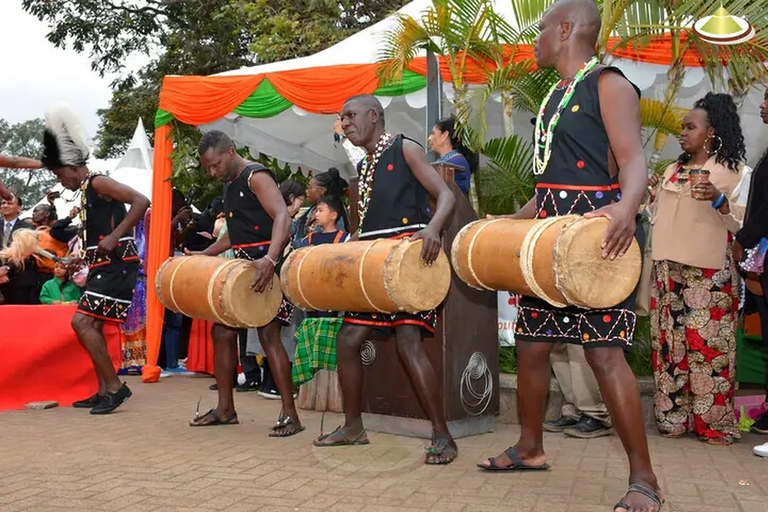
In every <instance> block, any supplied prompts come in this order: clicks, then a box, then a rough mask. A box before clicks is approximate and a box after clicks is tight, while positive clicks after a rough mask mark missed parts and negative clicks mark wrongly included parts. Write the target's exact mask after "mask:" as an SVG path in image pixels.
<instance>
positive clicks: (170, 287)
mask: <svg viewBox="0 0 768 512" xmlns="http://www.w3.org/2000/svg"><path fill="white" fill-rule="evenodd" d="M189 260H190V258H184V259H182V260H181V262H179V264H178V265H177V266H176V268H175V269H173V274H171V282H170V283H169V284H168V291H169V292H170V295H171V297H170V298H171V302H173V305H174V307H175V311H176V313H181V314H182V315H184V316H187V317H192V315H189V314H187V313H186V312H185V311H182V309H181V308H180V307H179V303H178V302H176V296H175V294H174V293H173V288H174V286H173V282H174V281H175V280H176V273H177V272H178V271H179V269H180V268H181V266H182V265H184V264H185V263H186V262H188V261H189ZM169 261H170V260H169ZM168 309H173V308H168Z"/></svg>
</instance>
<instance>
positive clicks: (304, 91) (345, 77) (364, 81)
mask: <svg viewBox="0 0 768 512" xmlns="http://www.w3.org/2000/svg"><path fill="white" fill-rule="evenodd" d="M269 81H270V83H271V84H272V85H273V86H274V87H275V90H277V92H279V93H280V95H281V96H282V97H283V98H285V99H287V100H288V101H290V102H291V103H293V104H294V105H297V106H299V107H301V108H303V109H304V110H306V111H307V112H312V113H313V114H334V113H337V112H340V111H341V107H342V106H344V102H345V101H346V100H347V99H348V98H349V97H350V96H352V95H355V94H371V93H373V91H375V90H376V89H377V88H378V87H379V77H378V68H377V66H376V65H375V64H373V65H371V64H343V65H339V66H326V67H317V68H308V69H292V70H289V71H280V72H277V73H271V74H270V75H269Z"/></svg>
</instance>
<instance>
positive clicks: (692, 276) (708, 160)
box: [651, 93, 745, 445]
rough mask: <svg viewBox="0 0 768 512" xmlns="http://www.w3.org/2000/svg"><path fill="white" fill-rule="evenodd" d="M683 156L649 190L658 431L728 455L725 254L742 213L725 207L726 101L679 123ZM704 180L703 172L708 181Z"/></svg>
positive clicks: (731, 173)
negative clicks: (693, 438)
mask: <svg viewBox="0 0 768 512" xmlns="http://www.w3.org/2000/svg"><path fill="white" fill-rule="evenodd" d="M680 147H681V148H682V150H683V151H684V153H683V154H682V155H681V156H680V158H679V159H678V161H677V162H676V163H674V164H672V165H670V166H669V167H668V168H667V170H666V172H665V173H664V176H663V177H662V178H661V180H658V181H659V182H658V184H657V185H656V188H655V190H654V191H653V192H654V194H655V196H656V204H655V207H656V212H655V214H654V216H653V220H652V224H653V228H652V251H653V260H654V270H655V274H656V275H655V282H654V283H653V289H652V292H651V333H652V344H653V372H654V378H655V382H656V407H655V415H656V423H657V426H658V428H659V431H661V433H662V435H665V436H668V437H677V436H682V435H685V434H687V433H689V432H693V433H694V434H695V435H697V436H698V437H699V438H700V439H701V440H702V441H706V442H708V443H710V444H717V445H727V444H731V443H732V442H733V440H734V439H736V438H738V437H739V429H738V427H737V425H736V418H735V415H734V411H733V387H734V378H735V376H736V372H735V361H736V319H737V313H738V306H739V276H738V273H737V270H736V265H735V263H734V260H733V256H732V253H731V242H732V240H733V234H734V233H735V232H736V231H738V230H739V227H740V226H739V220H740V219H741V218H743V213H744V212H743V208H740V207H738V206H737V205H734V204H731V203H730V202H729V198H730V197H731V194H732V193H733V190H734V188H735V187H736V186H737V185H738V184H739V181H740V179H741V168H742V166H743V160H744V154H745V148H744V137H743V135H742V133H741V126H740V120H739V115H738V113H737V111H736V105H735V104H734V102H733V99H732V98H731V96H730V95H727V94H712V93H709V94H707V95H706V96H705V97H704V98H703V99H701V100H699V101H697V102H696V104H695V105H694V108H693V109H692V110H691V111H690V112H689V113H688V114H687V115H686V116H685V119H684V120H683V130H682V133H681V135H680ZM706 171H709V173H708V174H707V173H706Z"/></svg>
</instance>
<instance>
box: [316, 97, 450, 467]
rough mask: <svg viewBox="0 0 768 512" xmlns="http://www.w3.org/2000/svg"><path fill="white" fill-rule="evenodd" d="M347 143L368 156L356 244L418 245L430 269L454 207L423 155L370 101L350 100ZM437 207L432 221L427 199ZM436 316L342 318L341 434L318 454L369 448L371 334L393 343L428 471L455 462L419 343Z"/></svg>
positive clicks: (323, 441)
mask: <svg viewBox="0 0 768 512" xmlns="http://www.w3.org/2000/svg"><path fill="white" fill-rule="evenodd" d="M341 124H342V129H343V130H344V133H345V135H346V136H347V137H348V139H349V141H350V142H351V143H352V144H354V145H355V146H358V147H361V148H364V149H365V150H366V152H367V156H366V158H364V159H363V160H362V161H361V162H360V163H359V164H358V176H359V179H360V181H359V187H360V196H359V203H358V205H359V208H358V215H359V218H360V223H359V228H358V231H357V233H356V234H355V235H354V236H353V240H354V239H359V240H374V239H377V238H390V239H391V238H405V237H410V238H411V239H412V240H415V239H421V240H423V244H424V245H423V250H422V254H421V259H422V260H423V261H424V262H425V263H426V264H428V265H429V264H432V263H433V262H434V261H435V259H436V258H437V256H438V254H439V251H440V245H441V243H440V234H441V231H442V230H443V229H444V228H445V226H446V224H447V223H448V218H449V216H450V214H451V211H452V210H453V206H454V202H455V199H454V197H453V193H452V192H451V190H450V189H449V188H448V186H447V185H446V184H445V182H444V181H443V180H442V179H441V178H440V176H439V175H438V174H437V172H436V171H435V170H434V169H433V168H432V166H431V165H429V162H428V161H427V157H426V155H425V153H424V150H423V148H422V147H421V146H419V145H418V144H417V143H415V142H413V141H411V140H409V139H406V138H405V137H403V136H402V135H392V134H390V133H388V132H387V131H386V129H385V127H384V109H383V108H382V106H381V103H380V102H379V100H377V99H376V98H375V97H374V96H369V95H363V96H355V97H353V98H350V99H349V100H347V102H346V103H345V104H344V108H343V110H342V112H341ZM430 196H432V197H433V198H435V200H436V208H435V212H434V215H431V212H430V211H429V210H430V209H429V198H430ZM435 319H436V316H435V311H434V310H433V311H424V312H421V313H419V314H409V313H395V314H368V313H346V314H345V316H344V324H343V325H342V327H341V329H340V331H339V334H338V336H337V337H336V350H337V357H338V371H339V384H340V385H341V392H342V396H343V398H344V415H345V423H344V426H342V427H339V428H337V429H336V430H335V431H333V432H332V433H330V434H326V435H322V436H320V437H319V438H318V439H316V440H315V442H314V444H315V446H343V445H358V444H368V442H369V441H368V437H367V435H366V432H365V429H364V427H363V421H362V417H361V407H362V406H361V392H362V373H363V366H362V361H361V360H360V347H361V345H362V344H363V342H364V341H365V340H366V339H367V338H368V337H369V336H370V335H371V333H372V331H373V330H374V329H376V330H379V331H380V332H381V333H382V334H384V335H386V336H390V335H391V334H392V332H393V331H394V334H395V340H396V341H395V343H396V344H397V353H398V354H399V356H400V359H401V360H402V362H403V364H404V366H405V368H406V371H407V372H408V374H409V376H410V378H411V382H412V383H413V386H414V388H415V391H416V394H417V396H418V397H419V400H420V401H421V404H422V406H423V407H424V410H425V411H426V412H427V415H428V416H429V418H430V420H431V421H432V426H433V429H434V432H433V438H432V446H430V448H429V449H428V451H427V456H426V461H425V462H426V463H427V464H449V463H451V462H452V461H453V460H454V459H455V458H456V455H457V454H458V448H457V446H456V443H455V442H454V440H453V438H452V437H451V434H450V433H449V432H448V426H447V424H446V422H445V417H444V414H443V411H442V408H441V406H440V394H439V393H440V392H439V389H440V387H439V385H438V380H437V375H436V373H435V369H434V368H433V367H432V365H431V363H430V362H429V360H428V359H427V355H426V353H425V351H424V348H423V347H422V345H421V342H422V336H423V335H425V334H426V335H431V334H432V333H434V330H435Z"/></svg>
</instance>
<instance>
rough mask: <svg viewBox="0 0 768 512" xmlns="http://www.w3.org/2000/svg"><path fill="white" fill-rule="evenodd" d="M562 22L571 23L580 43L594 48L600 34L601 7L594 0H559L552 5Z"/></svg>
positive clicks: (572, 30) (552, 9)
mask: <svg viewBox="0 0 768 512" xmlns="http://www.w3.org/2000/svg"><path fill="white" fill-rule="evenodd" d="M550 9H551V12H552V15H554V16H557V17H558V18H559V19H558V21H559V22H560V23H570V25H571V33H572V34H573V36H574V37H576V39H577V40H578V42H579V43H582V44H588V45H589V46H590V47H591V48H592V49H594V47H595V45H596V44H597V38H598V37H599V35H600V26H601V24H602V19H601V17H600V9H598V8H597V4H596V3H595V2H594V1H593V0H559V1H558V2H556V3H555V4H554V5H552V7H550Z"/></svg>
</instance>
